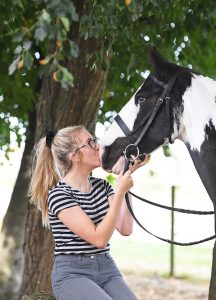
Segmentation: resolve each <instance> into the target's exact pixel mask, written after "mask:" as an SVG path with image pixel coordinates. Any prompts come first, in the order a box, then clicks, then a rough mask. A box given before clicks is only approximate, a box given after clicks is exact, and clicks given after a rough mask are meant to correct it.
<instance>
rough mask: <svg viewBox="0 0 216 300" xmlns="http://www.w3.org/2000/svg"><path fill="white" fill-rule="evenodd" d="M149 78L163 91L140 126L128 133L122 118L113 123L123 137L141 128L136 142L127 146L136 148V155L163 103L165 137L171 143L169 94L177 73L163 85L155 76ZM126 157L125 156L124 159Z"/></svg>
mask: <svg viewBox="0 0 216 300" xmlns="http://www.w3.org/2000/svg"><path fill="white" fill-rule="evenodd" d="M149 78H151V79H152V80H153V81H154V82H155V83H156V84H157V85H159V86H161V87H162V88H163V91H162V93H161V95H160V97H159V98H158V99H157V102H156V104H155V106H154V107H153V108H152V109H151V110H150V111H149V113H148V114H147V115H146V116H145V117H144V119H143V121H142V122H141V124H140V125H139V126H138V127H137V128H135V129H134V130H132V131H130V129H129V128H128V127H127V125H126V124H125V122H124V121H123V120H122V118H121V117H120V116H119V115H117V116H116V117H115V119H114V120H115V121H116V123H117V124H118V125H119V127H120V128H121V130H122V131H123V132H124V134H125V136H126V137H127V136H130V135H132V134H133V133H135V132H137V131H138V130H139V129H140V128H142V127H143V128H142V131H141V134H140V135H139V137H138V138H137V140H136V141H135V143H134V144H130V145H128V146H134V147H136V148H137V153H138V155H139V149H138V145H139V143H140V141H141V140H142V138H143V137H144V135H145V134H146V132H147V130H148V129H149V127H150V125H151V123H152V121H153V120H154V119H155V117H156V114H157V112H158V110H159V108H160V106H161V105H162V104H163V103H164V101H165V103H166V124H165V126H166V128H167V132H168V133H167V137H168V139H169V142H170V143H173V141H172V138H171V133H172V126H171V116H170V93H171V91H172V89H173V86H174V84H175V81H176V79H177V73H175V74H174V75H173V76H172V77H171V78H170V80H169V81H168V83H167V84H166V83H163V82H162V81H160V80H158V79H157V78H156V77H155V76H153V75H152V74H150V75H149ZM126 148H127V147H126ZM127 158H128V157H127V156H126V159H127Z"/></svg>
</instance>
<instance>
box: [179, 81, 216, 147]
mask: <svg viewBox="0 0 216 300" xmlns="http://www.w3.org/2000/svg"><path fill="white" fill-rule="evenodd" d="M209 122H212V124H213V126H215V128H216V81H214V80H212V79H211V78H209V77H204V76H201V75H199V76H197V75H194V78H192V81H191V86H190V87H189V88H188V89H187V90H186V92H185V93H184V95H183V114H182V121H181V124H182V128H181V132H180V135H181V139H182V140H183V141H184V142H185V143H189V144H190V146H191V148H192V149H197V150H198V151H199V150H200V147H201V145H202V144H203V142H204V140H205V130H206V126H209Z"/></svg>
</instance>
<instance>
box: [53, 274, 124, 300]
mask: <svg viewBox="0 0 216 300" xmlns="http://www.w3.org/2000/svg"><path fill="white" fill-rule="evenodd" d="M53 292H54V295H55V297H56V299H57V300H87V299H88V300H112V298H111V297H110V296H109V295H108V294H107V293H106V292H105V291H103V290H102V289H101V288H100V287H99V286H98V285H97V284H96V283H95V282H94V281H92V280H90V279H88V278H71V279H67V280H64V281H63V282H61V283H59V284H58V286H55V287H53ZM122 299H123V298H122Z"/></svg>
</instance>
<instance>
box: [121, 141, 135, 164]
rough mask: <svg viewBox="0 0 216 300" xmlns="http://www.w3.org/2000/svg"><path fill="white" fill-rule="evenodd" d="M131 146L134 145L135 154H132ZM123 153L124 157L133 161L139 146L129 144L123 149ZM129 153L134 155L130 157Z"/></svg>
mask: <svg viewBox="0 0 216 300" xmlns="http://www.w3.org/2000/svg"><path fill="white" fill-rule="evenodd" d="M131 147H134V149H135V154H134V151H131V150H130V148H131ZM132 150H133V149H132ZM130 152H133V153H130ZM123 154H124V157H125V159H126V160H130V161H131V162H132V161H135V160H136V159H137V158H138V157H139V148H138V147H137V146H136V145H134V144H129V145H127V147H126V148H125V149H124V151H123ZM131 155H134V158H132V157H131Z"/></svg>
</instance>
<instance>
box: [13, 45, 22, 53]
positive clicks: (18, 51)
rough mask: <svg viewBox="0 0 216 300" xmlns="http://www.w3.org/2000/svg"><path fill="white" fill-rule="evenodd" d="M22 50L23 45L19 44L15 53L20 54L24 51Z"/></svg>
mask: <svg viewBox="0 0 216 300" xmlns="http://www.w3.org/2000/svg"><path fill="white" fill-rule="evenodd" d="M22 50H23V48H22V46H20V45H18V46H17V47H16V48H15V50H14V53H15V54H20V53H21V52H22Z"/></svg>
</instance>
